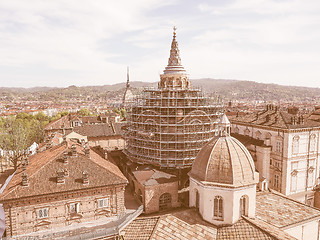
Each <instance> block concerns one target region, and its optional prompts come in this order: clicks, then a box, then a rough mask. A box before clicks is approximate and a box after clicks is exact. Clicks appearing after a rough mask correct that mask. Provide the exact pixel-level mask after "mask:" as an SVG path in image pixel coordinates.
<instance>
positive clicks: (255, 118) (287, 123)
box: [230, 109, 320, 129]
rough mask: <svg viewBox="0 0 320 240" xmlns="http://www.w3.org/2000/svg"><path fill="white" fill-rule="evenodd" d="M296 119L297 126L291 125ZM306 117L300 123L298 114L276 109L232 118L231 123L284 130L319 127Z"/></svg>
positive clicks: (317, 123)
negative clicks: (293, 119) (292, 120)
mask: <svg viewBox="0 0 320 240" xmlns="http://www.w3.org/2000/svg"><path fill="white" fill-rule="evenodd" d="M294 117H295V118H296V124H294V125H293V124H291V119H292V118H294ZM303 117H304V121H303V122H299V121H298V119H299V116H298V115H297V114H291V113H288V112H287V111H280V110H276V109H269V110H264V111H260V112H254V113H248V114H245V115H241V116H240V115H239V116H232V117H231V116H230V121H231V123H246V124H254V125H261V126H268V127H274V128H282V129H296V128H308V127H319V126H320V124H319V122H315V121H312V120H311V118H310V119H308V118H306V116H303Z"/></svg>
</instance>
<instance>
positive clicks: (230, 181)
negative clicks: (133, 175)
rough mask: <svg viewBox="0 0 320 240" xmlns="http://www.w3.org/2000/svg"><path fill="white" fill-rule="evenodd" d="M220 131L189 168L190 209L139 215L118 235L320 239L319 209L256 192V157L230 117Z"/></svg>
mask: <svg viewBox="0 0 320 240" xmlns="http://www.w3.org/2000/svg"><path fill="white" fill-rule="evenodd" d="M219 132H220V134H219V136H217V137H215V138H213V139H212V140H211V141H210V142H208V143H207V144H206V145H205V146H204V147H203V148H202V149H201V151H200V152H199V154H198V155H197V157H196V159H195V161H194V163H193V166H192V169H191V171H190V173H189V175H190V187H189V189H190V191H189V195H190V207H191V208H189V209H179V210H176V211H174V210H172V211H171V212H169V213H165V214H158V215H152V216H149V217H147V216H145V217H139V218H137V219H135V220H134V221H133V222H131V223H130V224H129V225H128V226H127V227H126V228H125V229H123V230H122V231H121V233H120V235H122V236H123V238H124V239H125V240H128V239H139V240H144V239H157V240H159V239H216V240H226V239H239V240H240V239H260V240H261V239H273V240H277V239H278V240H280V239H281V240H294V239H295V240H296V239H299V240H319V230H320V228H319V226H320V210H319V209H316V208H313V207H310V206H308V205H306V204H304V203H301V202H299V201H295V200H293V199H291V198H288V197H286V196H284V195H282V194H279V193H277V192H273V191H268V190H265V191H258V192H257V191H256V186H257V183H258V181H259V174H258V173H257V172H256V171H255V166H254V161H253V158H252V157H251V155H250V153H249V152H248V150H247V149H246V147H245V146H244V145H243V144H242V143H241V142H240V141H238V140H237V139H236V138H234V137H232V136H230V123H229V121H228V119H227V118H226V116H223V118H222V119H221V122H220V127H219Z"/></svg>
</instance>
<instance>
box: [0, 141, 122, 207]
mask: <svg viewBox="0 0 320 240" xmlns="http://www.w3.org/2000/svg"><path fill="white" fill-rule="evenodd" d="M73 144H74V143H73V142H72V141H70V142H68V143H67V144H66V142H63V143H61V144H59V145H57V146H55V147H52V148H49V149H47V150H45V151H43V152H40V153H37V154H35V155H33V156H30V157H29V164H28V165H27V166H26V170H24V169H23V168H22V167H21V166H20V167H19V168H18V169H17V171H16V173H15V175H14V176H13V178H12V179H11V181H10V182H9V184H8V185H7V187H6V189H5V190H4V191H3V194H2V195H1V198H0V200H1V201H4V200H10V199H16V198H22V197H30V196H37V195H43V194H52V193H58V192H66V191H73V190H81V189H85V188H93V187H102V186H108V185H113V184H126V183H127V179H126V178H125V177H124V175H123V174H122V173H121V171H120V170H119V169H118V167H117V166H116V165H114V164H112V163H111V162H109V161H108V160H106V159H103V158H102V157H100V156H99V155H98V154H97V153H95V152H94V151H92V150H90V152H89V153H90V158H89V157H87V156H86V155H85V153H84V150H83V148H82V146H81V145H79V144H76V145H75V146H76V150H77V155H76V156H71V153H70V149H71V148H72V145H73ZM65 152H67V158H68V163H67V164H66V163H64V161H63V157H64V153H65ZM58 170H62V171H66V172H67V173H68V175H65V177H64V181H65V182H64V183H63V184H58V183H57V171H58ZM84 171H86V172H87V174H88V179H89V184H83V182H82V177H83V172H84ZM66 172H65V173H66ZM23 174H27V178H28V182H29V186H28V187H25V186H22V176H23Z"/></svg>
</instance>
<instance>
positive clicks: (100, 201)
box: [98, 198, 110, 208]
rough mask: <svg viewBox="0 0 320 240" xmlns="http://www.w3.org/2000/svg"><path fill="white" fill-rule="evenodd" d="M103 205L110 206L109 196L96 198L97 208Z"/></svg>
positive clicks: (103, 206)
mask: <svg viewBox="0 0 320 240" xmlns="http://www.w3.org/2000/svg"><path fill="white" fill-rule="evenodd" d="M105 207H110V199H109V198H102V199H98V208H105Z"/></svg>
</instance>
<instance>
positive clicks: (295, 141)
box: [292, 136, 299, 154]
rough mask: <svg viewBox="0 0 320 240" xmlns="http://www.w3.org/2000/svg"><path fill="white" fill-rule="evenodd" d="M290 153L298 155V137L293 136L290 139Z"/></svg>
mask: <svg viewBox="0 0 320 240" xmlns="http://www.w3.org/2000/svg"><path fill="white" fill-rule="evenodd" d="M292 153H293V154H297V153H299V136H294V137H293V139H292Z"/></svg>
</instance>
